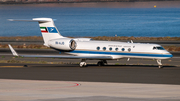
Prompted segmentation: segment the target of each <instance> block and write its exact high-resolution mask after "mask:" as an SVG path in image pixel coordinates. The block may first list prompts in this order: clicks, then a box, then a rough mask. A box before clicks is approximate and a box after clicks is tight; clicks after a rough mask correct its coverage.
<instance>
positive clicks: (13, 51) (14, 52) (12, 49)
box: [8, 44, 19, 56]
mask: <svg viewBox="0 0 180 101" xmlns="http://www.w3.org/2000/svg"><path fill="white" fill-rule="evenodd" d="M8 46H9V48H10V50H11V52H12V54H13V55H14V56H19V55H18V53H17V52H16V51H15V50H14V48H12V46H11V45H10V44H8Z"/></svg>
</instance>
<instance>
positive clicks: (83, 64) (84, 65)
mask: <svg viewBox="0 0 180 101" xmlns="http://www.w3.org/2000/svg"><path fill="white" fill-rule="evenodd" d="M86 65H87V64H86V62H80V64H79V66H80V67H86Z"/></svg>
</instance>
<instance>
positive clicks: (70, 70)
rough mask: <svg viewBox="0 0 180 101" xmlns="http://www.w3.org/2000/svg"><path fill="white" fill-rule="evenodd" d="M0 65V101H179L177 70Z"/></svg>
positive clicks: (179, 84) (139, 67) (179, 83)
mask: <svg viewBox="0 0 180 101" xmlns="http://www.w3.org/2000/svg"><path fill="white" fill-rule="evenodd" d="M0 65H1V66H0V85H1V86H0V98H1V99H0V101H145V100H146V101H179V100H180V96H179V94H180V80H179V78H180V75H179V73H180V68H179V67H168V66H167V67H165V68H163V69H158V68H157V67H156V66H149V67H147V66H127V65H124V66H123V65H118V66H114V65H113V66H103V67H98V66H95V65H92V66H89V67H87V68H79V66H78V65H70V64H67V65H54V64H53V65H45V64H29V65H28V67H23V65H24V64H0Z"/></svg>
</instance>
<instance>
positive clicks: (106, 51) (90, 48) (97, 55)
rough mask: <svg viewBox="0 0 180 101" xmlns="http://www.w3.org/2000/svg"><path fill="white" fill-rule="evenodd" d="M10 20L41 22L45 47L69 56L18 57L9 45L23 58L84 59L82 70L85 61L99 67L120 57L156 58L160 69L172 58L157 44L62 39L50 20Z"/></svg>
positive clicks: (82, 60)
mask: <svg viewBox="0 0 180 101" xmlns="http://www.w3.org/2000/svg"><path fill="white" fill-rule="evenodd" d="M9 20H10V21H32V22H38V23H39V26H40V30H41V33H42V37H43V40H44V45H45V46H47V47H50V48H52V49H55V50H58V51H60V52H65V53H68V54H70V55H59V54H57V55H19V54H17V52H16V51H15V50H14V49H13V48H12V47H11V45H9V47H10V49H11V51H12V53H13V55H14V56H22V57H44V58H47V57H49V58H69V59H81V62H80V67H84V66H86V65H87V64H86V60H99V61H98V62H97V65H99V66H101V65H105V64H107V61H106V60H119V59H121V58H127V59H128V60H129V59H130V58H146V59H156V60H157V63H158V65H159V68H161V67H162V63H161V60H162V59H168V58H171V57H172V55H171V54H170V53H169V52H168V51H166V50H165V49H164V48H163V47H162V46H160V45H158V44H148V43H147V44H145V43H133V42H130V43H126V42H119V41H96V40H91V39H90V38H68V37H64V36H62V35H61V34H60V33H59V31H58V29H57V28H56V26H55V25H54V21H53V19H51V18H33V19H32V20H15V19H9Z"/></svg>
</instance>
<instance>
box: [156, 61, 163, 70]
mask: <svg viewBox="0 0 180 101" xmlns="http://www.w3.org/2000/svg"><path fill="white" fill-rule="evenodd" d="M157 63H158V65H159V66H158V67H159V69H160V68H163V66H162V63H161V60H157Z"/></svg>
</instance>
